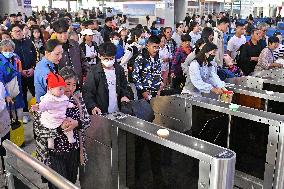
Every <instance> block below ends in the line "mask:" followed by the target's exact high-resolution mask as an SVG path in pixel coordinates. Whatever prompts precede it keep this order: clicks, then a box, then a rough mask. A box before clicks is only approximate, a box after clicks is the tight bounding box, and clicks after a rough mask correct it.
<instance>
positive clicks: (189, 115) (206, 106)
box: [151, 95, 284, 189]
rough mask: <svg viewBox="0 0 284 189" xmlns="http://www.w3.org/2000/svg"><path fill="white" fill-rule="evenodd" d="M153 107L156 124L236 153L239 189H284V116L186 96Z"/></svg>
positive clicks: (163, 99) (154, 103)
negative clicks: (233, 107)
mask: <svg viewBox="0 0 284 189" xmlns="http://www.w3.org/2000/svg"><path fill="white" fill-rule="evenodd" d="M151 103H152V107H153V109H154V112H155V116H156V119H155V121H154V122H155V123H156V124H159V125H162V126H164V127H167V128H171V129H173V130H177V131H179V132H183V133H185V134H187V135H190V136H193V137H196V138H199V139H202V140H204V141H207V142H211V143H214V144H217V145H219V146H222V147H226V148H229V149H231V150H233V151H235V152H236V154H237V159H236V174H235V179H234V180H235V183H234V185H235V186H236V187H238V188H244V189H247V188H254V189H262V188H265V189H272V188H273V189H283V188H284V172H283V171H284V169H283V163H284V161H283V147H284V146H283V140H284V138H283V136H284V129H283V121H284V116H281V115H278V114H274V113H270V112H265V111H259V110H255V109H251V108H248V107H243V106H240V107H238V109H230V108H229V106H230V105H229V104H228V103H224V102H220V101H218V100H214V99H210V98H204V97H191V96H187V95H178V96H164V97H157V98H154V99H153V100H152V102H151Z"/></svg>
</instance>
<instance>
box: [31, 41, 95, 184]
mask: <svg viewBox="0 0 284 189" xmlns="http://www.w3.org/2000/svg"><path fill="white" fill-rule="evenodd" d="M62 53H63V48H62V45H61V44H60V42H59V41H58V40H49V41H47V43H46V52H45V56H44V57H43V59H42V60H41V61H40V62H39V63H38V64H37V65H36V68H35V81H34V84H35V91H36V92H35V93H36V100H37V105H35V106H33V107H32V109H33V111H34V118H35V120H34V133H35V139H36V143H37V148H36V152H37V158H38V159H39V160H40V161H42V162H44V163H45V164H47V165H48V166H50V167H51V168H52V169H54V170H55V171H56V172H58V173H59V174H60V175H62V176H63V177H65V178H66V179H68V180H69V181H71V182H72V183H75V182H76V180H77V175H78V167H79V166H80V165H84V164H85V163H86V160H87V159H86V153H85V148H84V141H85V140H84V136H85V129H86V128H87V127H89V125H90V119H89V115H88V113H87V110H86V108H85V104H84V102H83V100H82V97H81V95H80V93H78V92H77V93H76V92H75V91H76V84H77V82H78V78H77V76H76V74H75V72H74V71H73V69H72V68H70V67H65V68H63V69H62V70H60V71H59V73H58V72H57V69H56V67H57V64H58V63H59V61H60V60H61V58H62ZM58 105H60V108H54V106H58ZM47 118H48V119H47ZM49 188H51V189H54V188H56V187H55V186H53V185H52V184H51V183H49Z"/></svg>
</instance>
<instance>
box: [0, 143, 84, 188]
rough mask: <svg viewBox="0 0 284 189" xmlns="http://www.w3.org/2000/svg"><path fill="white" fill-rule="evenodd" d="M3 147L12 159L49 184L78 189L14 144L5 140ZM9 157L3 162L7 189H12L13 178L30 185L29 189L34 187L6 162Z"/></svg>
mask: <svg viewBox="0 0 284 189" xmlns="http://www.w3.org/2000/svg"><path fill="white" fill-rule="evenodd" d="M2 145H3V147H4V148H5V149H6V151H7V153H9V154H11V155H13V158H17V159H19V160H21V161H23V162H24V163H25V164H26V165H27V166H28V167H31V168H32V169H34V170H35V171H36V172H37V173H39V174H40V175H41V176H43V177H44V178H46V179H47V180H48V181H49V182H51V183H52V184H53V185H55V186H56V187H58V188H60V189H79V188H78V187H76V186H75V185H74V184H72V183H71V182H70V181H68V180H67V179H66V178H64V177H62V176H61V175H59V174H58V173H56V172H55V171H54V170H52V169H51V168H49V167H48V166H46V165H44V164H43V163H42V162H40V161H38V160H37V159H35V158H33V157H32V156H31V155H29V154H28V153H27V152H25V151H24V150H22V149H20V148H19V147H18V146H16V145H15V144H14V143H12V142H11V141H9V140H5V141H4V142H3V144H2ZM9 158H10V157H7V158H6V160H5V167H6V175H7V185H8V188H9V189H14V188H15V187H14V176H15V177H17V178H18V179H20V180H21V181H23V183H25V184H27V185H30V187H31V188H34V187H35V186H34V185H33V184H32V183H27V182H26V180H25V176H24V175H21V173H19V172H18V171H17V170H15V169H16V168H15V166H14V165H11V163H10V162H9V161H8V160H9Z"/></svg>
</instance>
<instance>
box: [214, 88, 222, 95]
mask: <svg viewBox="0 0 284 189" xmlns="http://www.w3.org/2000/svg"><path fill="white" fill-rule="evenodd" d="M211 91H212V92H213V93H215V94H217V95H220V94H223V90H222V89H220V88H212V89H211Z"/></svg>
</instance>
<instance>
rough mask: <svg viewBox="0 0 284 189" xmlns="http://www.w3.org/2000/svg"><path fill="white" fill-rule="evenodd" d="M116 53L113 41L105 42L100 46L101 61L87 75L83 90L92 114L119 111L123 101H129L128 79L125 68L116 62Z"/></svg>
mask: <svg viewBox="0 0 284 189" xmlns="http://www.w3.org/2000/svg"><path fill="white" fill-rule="evenodd" d="M115 54H116V46H115V45H114V44H113V43H111V42H106V43H103V44H102V45H101V46H100V47H99V58H100V61H101V62H100V63H99V64H96V65H95V66H93V67H92V68H91V70H90V72H89V73H88V75H87V78H86V81H85V84H84V86H83V90H82V92H83V98H84V100H85V103H86V107H87V109H88V112H89V113H90V114H92V115H95V114H102V113H113V112H116V111H119V107H120V105H121V102H128V101H129V99H128V96H129V94H128V91H127V80H126V77H125V75H124V70H123V68H122V67H121V66H120V65H119V64H117V63H116V62H115ZM106 85H107V86H106Z"/></svg>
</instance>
